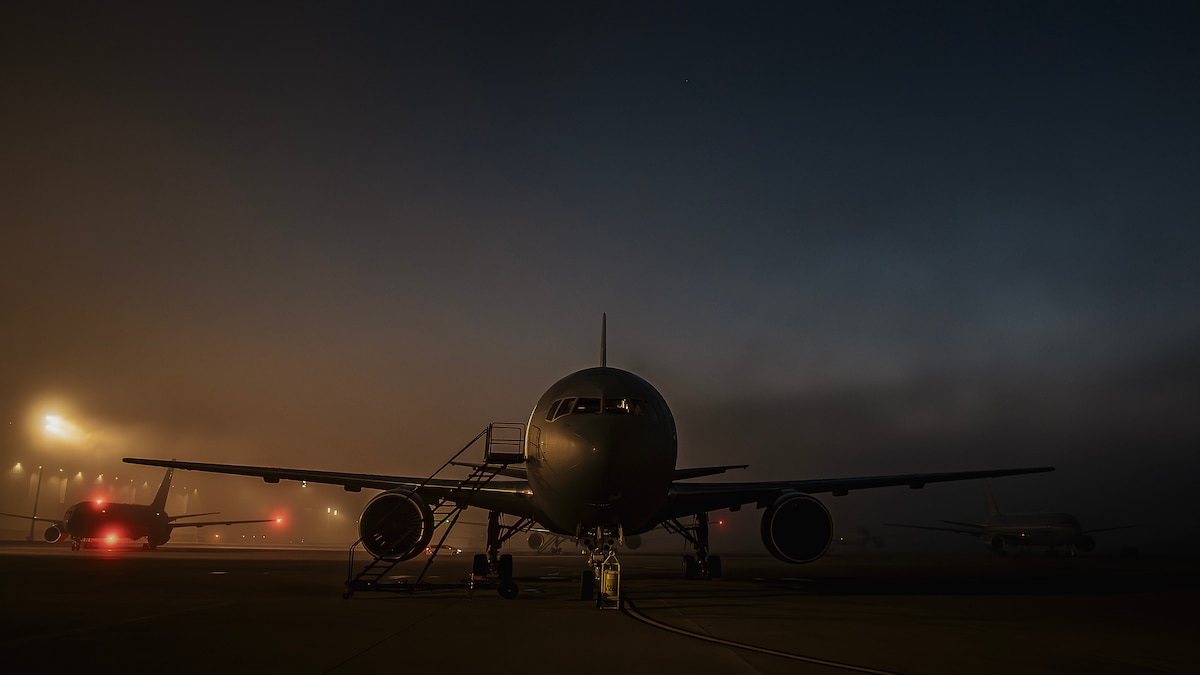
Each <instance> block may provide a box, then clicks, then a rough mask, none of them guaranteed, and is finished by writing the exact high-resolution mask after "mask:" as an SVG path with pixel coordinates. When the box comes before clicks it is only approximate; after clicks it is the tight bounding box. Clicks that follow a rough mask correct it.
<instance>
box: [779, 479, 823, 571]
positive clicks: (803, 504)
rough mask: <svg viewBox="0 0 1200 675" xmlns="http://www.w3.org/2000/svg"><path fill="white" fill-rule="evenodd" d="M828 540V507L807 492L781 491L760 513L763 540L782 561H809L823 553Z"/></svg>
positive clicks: (797, 562)
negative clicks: (764, 510) (761, 514)
mask: <svg viewBox="0 0 1200 675" xmlns="http://www.w3.org/2000/svg"><path fill="white" fill-rule="evenodd" d="M832 540H833V519H832V518H830V516H829V511H828V509H826V508H825V505H824V504H822V503H821V502H820V501H819V500H817V499H815V498H813V497H810V496H809V495H806V494H802V493H799V492H788V493H785V494H783V495H782V496H780V497H779V499H777V500H775V503H774V504H772V505H771V506H769V507H768V508H767V510H766V512H765V513H763V517H762V541H763V544H764V545H765V546H766V547H767V550H768V551H770V552H771V555H773V556H775V557H776V558H779V559H780V560H782V561H784V562H789V563H796V564H799V563H806V562H812V561H814V560H816V559H817V558H820V557H821V556H822V555H824V554H825V551H826V550H828V549H829V543H830V542H831V541H832Z"/></svg>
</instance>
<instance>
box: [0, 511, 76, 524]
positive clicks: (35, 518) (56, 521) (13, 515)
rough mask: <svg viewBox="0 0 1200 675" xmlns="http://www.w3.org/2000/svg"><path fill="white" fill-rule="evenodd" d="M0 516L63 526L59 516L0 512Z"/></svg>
mask: <svg viewBox="0 0 1200 675" xmlns="http://www.w3.org/2000/svg"><path fill="white" fill-rule="evenodd" d="M0 516H8V517H9V518H24V519H25V520H33V521H37V522H41V523H54V524H55V525H57V526H59V527H63V521H62V520H61V519H59V518H42V517H41V516H22V515H19V514H16V513H0Z"/></svg>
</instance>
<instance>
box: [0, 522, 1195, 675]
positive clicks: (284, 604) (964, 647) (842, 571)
mask: <svg viewBox="0 0 1200 675" xmlns="http://www.w3.org/2000/svg"><path fill="white" fill-rule="evenodd" d="M515 558H516V560H515V569H516V575H517V577H518V583H519V585H520V593H519V595H518V596H517V598H516V599H515V600H511V601H508V600H504V599H502V598H500V597H499V596H498V595H497V594H496V592H495V591H491V590H481V589H476V590H475V591H474V592H473V593H468V591H467V589H466V586H465V584H462V585H457V586H456V587H455V588H453V589H451V590H439V591H432V592H423V593H417V594H413V595H409V594H391V593H358V594H355V595H354V597H353V598H351V599H349V600H344V599H343V598H342V591H343V582H344V581H345V579H346V576H347V568H348V564H347V556H346V554H345V553H344V552H342V551H312V550H304V551H298V550H291V551H282V550H248V549H240V550H233V549H228V550H227V549H200V548H186V547H182V546H181V547H180V548H174V547H171V546H168V547H164V548H162V549H160V550H158V551H142V550H140V549H137V548H124V549H117V550H111V551H109V550H85V551H78V552H73V551H70V550H69V549H68V548H66V547H63V546H50V545H46V544H40V543H31V544H26V543H24V542H21V543H8V544H0V619H2V627H3V632H2V637H0V670H3V671H5V672H18V671H16V670H14V669H13V668H14V667H35V668H37V671H38V672H68V671H69V672H80V671H81V670H83V671H85V672H86V671H88V670H91V669H93V668H103V669H104V671H105V672H113V671H117V670H124V669H126V668H130V669H139V670H141V669H147V670H148V669H156V670H162V671H163V672H169V673H211V672H282V671H287V672H290V673H351V672H367V671H379V672H384V671H399V672H414V671H419V672H451V673H453V672H464V673H466V672H480V671H482V670H492V671H494V670H497V669H499V672H505V673H508V672H516V671H518V670H520V671H521V672H526V673H551V672H553V673H561V672H564V671H567V670H578V669H584V670H585V671H605V672H612V671H616V672H622V671H629V670H633V671H635V672H639V673H640V672H663V673H666V672H683V673H689V672H690V673H739V674H740V673H820V674H828V673H843V672H879V673H904V674H906V675H915V674H917V673H927V674H931V675H932V674H951V673H953V674H959V673H997V674H1000V673H1003V674H1004V675H1011V674H1012V673H1192V672H1196V670H1197V666H1196V663H1195V656H1194V654H1193V653H1192V646H1193V643H1194V642H1195V636H1196V635H1200V610H1198V609H1197V607H1198V606H1200V604H1198V603H1200V584H1198V583H1197V581H1196V579H1197V576H1196V573H1197V572H1198V571H1200V565H1197V564H1196V561H1195V560H1191V561H1181V560H1168V559H1160V558H1133V559H1126V558H1103V557H1081V558H1065V557H1064V558H1043V557H1035V556H1028V557H1013V558H999V557H991V556H986V555H983V556H947V557H932V556H911V555H883V554H879V555H864V556H827V557H826V558H824V559H822V560H820V561H818V562H817V563H814V564H811V565H806V566H789V565H784V564H782V563H778V562H776V561H775V560H774V559H772V558H770V557H758V556H747V557H734V556H725V557H724V569H725V578H724V579H722V580H720V581H684V580H683V579H682V578H681V576H682V575H681V572H680V567H681V566H680V560H679V558H678V557H677V556H663V555H633V554H625V555H623V556H622V557H621V563H622V569H623V572H624V575H623V578H622V590H623V592H624V594H625V597H626V603H625V610H624V611H622V610H609V611H605V610H598V609H596V607H595V605H594V603H591V602H584V601H581V600H580V599H579V582H578V579H579V572H580V570H581V569H582V559H581V558H580V557H579V556H577V555H560V556H535V555H528V556H521V555H517V556H515ZM360 560H361V556H360ZM423 564H424V561H423V560H414V561H409V562H407V563H404V564H402V565H401V566H400V567H399V568H398V573H399V574H410V575H415V574H417V573H418V572H419V571H420V568H421V566H422V565H423ZM469 567H470V556H469V555H467V554H465V553H464V554H463V555H462V556H458V557H444V558H443V557H440V558H439V559H438V560H437V562H436V563H435V565H434V568H433V570H432V571H431V574H432V575H433V576H432V577H431V578H430V580H433V581H440V582H446V583H453V584H458V582H460V581H462V580H463V579H465V577H466V574H467V571H468V569H469ZM804 659H808V660H804Z"/></svg>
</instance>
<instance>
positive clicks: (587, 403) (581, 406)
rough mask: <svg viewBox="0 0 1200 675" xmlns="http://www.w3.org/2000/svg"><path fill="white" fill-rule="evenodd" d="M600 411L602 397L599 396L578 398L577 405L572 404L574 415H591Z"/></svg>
mask: <svg viewBox="0 0 1200 675" xmlns="http://www.w3.org/2000/svg"><path fill="white" fill-rule="evenodd" d="M598 412H600V399H598V398H577V399H575V405H573V406H571V414H572V415H589V414H592V413H598Z"/></svg>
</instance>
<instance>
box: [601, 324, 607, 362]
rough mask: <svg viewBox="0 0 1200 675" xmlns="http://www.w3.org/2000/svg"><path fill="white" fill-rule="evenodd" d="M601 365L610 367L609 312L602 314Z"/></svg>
mask: <svg viewBox="0 0 1200 675" xmlns="http://www.w3.org/2000/svg"><path fill="white" fill-rule="evenodd" d="M600 367H601V368H607V367H608V312H605V313H603V314H601V315H600Z"/></svg>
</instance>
